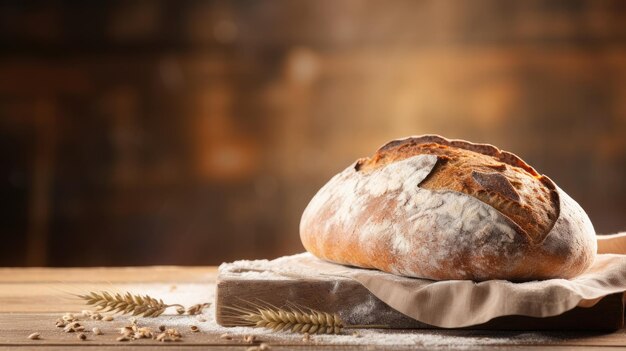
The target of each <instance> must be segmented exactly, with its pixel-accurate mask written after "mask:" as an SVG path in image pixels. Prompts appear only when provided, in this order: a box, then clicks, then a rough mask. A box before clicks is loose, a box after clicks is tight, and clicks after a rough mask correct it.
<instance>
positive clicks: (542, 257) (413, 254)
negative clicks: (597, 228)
mask: <svg viewBox="0 0 626 351" xmlns="http://www.w3.org/2000/svg"><path fill="white" fill-rule="evenodd" d="M438 138H440V137H432V136H426V137H421V138H413V139H412V140H411V144H410V145H411V148H409V149H399V148H401V147H402V146H403V145H409V144H407V143H406V141H398V142H393V143H389V144H388V145H389V146H386V147H383V148H381V150H385V151H386V152H387V153H380V151H379V153H377V156H375V157H374V158H373V159H361V160H359V161H357V162H356V163H355V164H353V165H351V166H350V167H348V168H346V169H345V170H344V171H343V172H341V173H339V174H338V175H336V176H335V177H333V178H332V179H331V180H330V181H329V182H328V183H327V184H326V185H325V186H324V187H323V188H322V189H320V191H319V192H318V193H317V194H316V195H315V196H314V198H313V199H312V200H311V202H310V203H309V205H308V206H307V208H306V209H305V211H304V213H303V216H302V221H301V223H300V235H301V238H302V242H303V244H304V246H305V248H306V249H307V250H308V251H310V252H311V253H313V254H315V255H316V256H318V257H320V258H323V259H327V260H329V261H333V262H337V263H343V264H347V265H353V266H359V267H365V268H376V269H380V270H382V271H386V272H391V273H395V274H398V275H405V276H412V277H420V278H428V279H437V280H440V279H473V280H486V279H509V280H529V279H543V278H548V277H556V276H558V277H564V278H566V277H570V276H574V275H576V274H579V273H580V272H582V271H584V270H585V269H586V267H588V266H589V265H590V264H591V262H592V261H593V257H594V255H595V247H594V246H593V244H592V243H591V241H593V240H592V239H593V235H594V233H593V227H592V226H591V222H590V221H589V219H588V217H587V216H586V214H585V213H584V211H582V209H580V207H579V206H578V205H577V204H576V203H575V202H574V201H573V200H571V198H569V196H567V195H566V194H565V193H563V192H562V190H560V189H558V188H557V187H556V186H554V184H553V183H552V182H551V181H550V180H549V179H548V178H546V177H544V176H541V175H539V174H537V173H536V172H535V171H534V169H532V168H531V167H530V166H527V165H526V164H525V163H523V161H521V160H520V159H519V158H517V157H516V156H515V155H512V154H510V153H506V152H500V151H499V150H497V149H495V148H493V147H492V146H485V145H478V146H475V145H474V144H470V143H467V142H461V141H448V140H446V139H442V138H440V139H438ZM415 140H418V141H419V140H423V141H424V142H429V143H432V142H433V140H434V141H437V140H444V141H441V143H442V144H441V147H440V146H438V145H439V144H437V145H435V146H433V145H430V144H429V145H428V146H426V147H422V146H421V144H419V142H417V141H415ZM416 145H417V146H416ZM456 148H463V149H460V150H459V151H457V150H456ZM389 150H392V151H393V152H403V153H402V154H401V155H400V154H395V153H389V152H391V151H389ZM398 150H400V151H398ZM401 150H404V151H401ZM423 150H427V152H422V151H423ZM432 150H443V151H432ZM474 150H478V151H481V150H483V151H484V152H486V153H487V155H486V156H485V155H483V154H480V155H474V153H476V152H477V151H474ZM485 150H486V151H485ZM416 152H417V154H416V155H412V153H416ZM451 157H456V158H458V159H457V160H456V161H449V160H450V158H451ZM446 158H447V159H446ZM442 159H443V160H444V161H443V162H449V163H448V164H447V165H446V166H444V167H448V168H443V169H442V166H441V164H442V163H441V162H442ZM450 167H453V168H450ZM454 167H456V168H454ZM459 171H462V172H470V174H465V173H459ZM455 172H456V173H455ZM433 174H435V175H436V176H437V177H439V178H436V179H434V178H433ZM445 177H458V179H447V178H445ZM433 179H434V180H433ZM459 179H460V180H459ZM470 182H473V183H470ZM433 184H435V185H433ZM485 188H487V189H489V188H491V189H495V190H494V191H492V192H490V193H487V194H486V195H485V194H484V193H481V191H483V190H481V189H485ZM557 214H558V217H557ZM533 221H540V222H541V223H539V224H536V223H534V222H533ZM590 238H591V239H590ZM594 243H595V241H594Z"/></svg>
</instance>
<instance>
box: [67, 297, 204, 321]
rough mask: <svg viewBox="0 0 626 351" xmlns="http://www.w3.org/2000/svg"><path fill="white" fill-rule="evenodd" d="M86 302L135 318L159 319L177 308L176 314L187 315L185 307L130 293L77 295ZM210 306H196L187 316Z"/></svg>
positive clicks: (101, 309)
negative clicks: (168, 310) (173, 308)
mask: <svg viewBox="0 0 626 351" xmlns="http://www.w3.org/2000/svg"><path fill="white" fill-rule="evenodd" d="M76 296H77V297H78V298H80V299H82V300H85V303H86V304H87V305H91V306H94V307H96V308H97V309H98V310H99V311H103V312H113V313H121V314H129V313H132V315H133V316H140V315H141V316H144V317H158V316H160V315H161V314H163V312H165V310H166V309H168V308H170V307H176V313H178V314H183V313H185V307H184V306H183V305H180V304H177V303H175V304H166V303H165V302H163V300H162V299H155V298H153V297H150V296H148V295H143V296H142V295H138V294H137V295H134V294H131V293H129V292H126V293H125V294H120V293H109V292H107V291H101V292H94V291H92V292H89V293H87V294H85V295H76ZM207 306H209V304H208V303H203V304H196V305H193V306H191V307H189V309H187V314H190V315H191V314H199V313H201V312H202V310H203V309H204V308H205V307H207Z"/></svg>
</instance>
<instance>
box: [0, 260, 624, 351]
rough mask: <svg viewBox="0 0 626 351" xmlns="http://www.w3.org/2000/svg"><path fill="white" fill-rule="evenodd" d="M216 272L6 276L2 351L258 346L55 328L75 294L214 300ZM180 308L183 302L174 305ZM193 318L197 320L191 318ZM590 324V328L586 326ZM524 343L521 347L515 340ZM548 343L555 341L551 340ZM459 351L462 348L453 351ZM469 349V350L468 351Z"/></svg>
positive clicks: (609, 341)
mask: <svg viewBox="0 0 626 351" xmlns="http://www.w3.org/2000/svg"><path fill="white" fill-rule="evenodd" d="M215 272H216V270H215V268H214V267H191V268H182V267H166V268H164V267H144V268H111V269H108V268H107V269H101V268H93V269H43V268H37V269H0V351H3V350H14V349H17V350H21V349H41V350H61V349H63V350H65V349H68V348H71V347H85V346H91V347H97V348H98V349H102V350H113V349H115V350H130V349H146V348H148V347H163V348H164V349H165V348H167V349H171V350H180V349H185V350H195V349H198V350H199V349H203V350H206V349H210V350H227V349H241V350H243V349H245V348H246V347H248V346H250V345H249V344H246V343H244V342H243V340H242V338H241V337H235V338H233V339H232V340H224V339H221V338H220V335H221V334H222V333H223V332H224V330H223V329H221V330H202V331H201V332H199V333H192V332H190V331H189V330H188V329H187V328H186V324H185V323H179V324H180V325H178V326H177V328H178V329H179V330H180V331H181V333H182V334H183V340H182V341H181V342H178V343H170V344H159V343H156V342H154V341H153V340H138V341H133V342H131V343H120V342H117V341H115V338H116V337H117V336H118V334H117V331H116V328H119V327H120V326H123V325H124V324H126V323H127V322H126V321H127V317H116V319H115V320H114V321H113V322H95V321H86V322H85V323H84V324H85V325H86V326H87V327H88V328H91V327H93V326H95V325H97V326H98V327H99V328H101V329H102V331H103V332H104V335H102V336H98V337H95V336H93V335H91V334H90V333H88V340H87V341H80V340H78V339H77V338H76V335H73V334H66V333H63V332H62V331H61V330H60V329H59V328H55V327H54V321H55V320H56V319H57V318H58V317H59V316H60V314H61V313H63V312H79V311H81V310H82V309H84V308H85V306H84V305H83V304H82V303H81V301H79V300H76V299H73V298H71V297H70V296H68V293H67V290H81V289H100V288H106V289H109V290H133V291H142V292H147V293H154V294H157V295H158V294H163V292H168V294H167V296H168V297H167V298H168V299H172V298H174V299H176V298H177V297H178V296H180V299H186V298H190V299H195V298H202V297H204V296H211V297H212V296H213V290H214V289H215V287H216V285H215V283H216V282H215V279H216V274H215ZM174 302H176V301H174ZM187 318H191V317H187ZM165 319H166V320H171V321H176V317H173V316H171V315H170V316H166V317H165ZM162 321H163V319H160V320H151V319H148V318H142V319H141V324H142V325H145V326H149V327H153V328H156V327H157V326H158V325H157V324H158V323H162ZM581 322H582V321H581ZM35 331H37V332H39V333H41V335H42V340H29V339H28V338H27V336H28V335H29V334H30V333H32V332H35ZM384 333H390V334H393V335H396V334H397V337H398V338H402V337H405V336H407V335H414V334H415V333H420V334H423V335H427V336H430V337H441V338H446V337H466V338H473V339H474V340H486V339H493V340H495V341H494V342H493V343H492V344H490V345H488V346H479V347H472V349H476V348H482V349H498V350H521V349H536V350H565V349H568V350H569V349H572V348H579V349H581V350H583V349H584V350H599V349H601V350H612V349H614V348H615V349H616V348H618V347H620V346H625V345H626V331H625V330H624V329H620V330H618V331H616V332H612V333H600V332H585V331H579V332H558V331H549V332H548V331H545V332H540V333H539V334H537V335H541V336H542V337H546V339H542V340H544V341H541V342H539V343H534V344H532V345H531V344H524V343H520V342H519V336H520V335H523V334H524V333H522V334H520V332H512V331H479V330H419V331H417V330H412V331H407V330H403V331H402V330H395V331H384ZM260 337H261V339H262V340H263V341H266V342H268V343H269V344H270V345H271V347H272V350H283V349H285V350H286V349H293V348H294V347H296V346H297V348H298V350H309V349H320V348H322V349H329V350H361V349H372V347H368V345H350V344H346V345H331V344H327V343H317V344H307V343H305V342H301V341H298V340H295V341H294V339H293V338H292V339H287V338H285V336H284V335H281V334H267V335H261V336H260ZM515 340H518V341H515ZM545 340H547V341H545ZM439 347H445V348H447V349H454V348H455V347H453V346H452V347H446V346H445V345H443V346H442V345H439ZM375 348H376V349H394V350H402V349H409V348H410V349H432V348H433V347H432V346H430V347H429V346H424V345H421V346H420V345H415V346H411V347H408V346H401V347H398V346H396V345H383V346H380V345H378V346H376V347H375ZM466 348H467V347H466Z"/></svg>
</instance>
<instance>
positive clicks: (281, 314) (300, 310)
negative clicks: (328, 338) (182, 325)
mask: <svg viewBox="0 0 626 351" xmlns="http://www.w3.org/2000/svg"><path fill="white" fill-rule="evenodd" d="M247 304H248V305H249V307H245V306H224V307H223V308H224V309H225V310H226V311H229V312H230V313H231V314H230V315H226V316H225V317H226V319H227V320H228V321H229V322H232V323H233V324H235V325H239V326H251V327H257V328H265V329H271V330H273V331H276V332H278V331H290V332H296V333H303V334H304V333H309V334H339V333H341V330H342V329H343V328H344V327H345V326H344V322H343V321H342V320H341V318H340V317H339V315H338V314H336V313H334V314H331V313H327V312H321V311H317V310H313V309H310V308H305V307H299V306H296V305H291V306H288V307H286V308H278V307H275V306H272V305H270V304H267V303H260V304H254V303H250V302H248V303H247Z"/></svg>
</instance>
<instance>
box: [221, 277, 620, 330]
mask: <svg viewBox="0 0 626 351" xmlns="http://www.w3.org/2000/svg"><path fill="white" fill-rule="evenodd" d="M254 276H255V275H254V274H250V272H245V271H240V272H232V271H231V272H228V273H220V274H219V275H218V278H217V288H216V289H217V292H216V301H215V304H216V319H217V322H218V323H219V324H220V325H223V326H233V325H232V324H229V321H228V320H227V318H226V316H227V315H228V311H227V310H226V309H224V307H225V306H241V305H242V304H245V303H246V302H248V301H263V302H266V303H270V304H272V305H275V306H283V305H284V304H285V303H286V302H287V301H289V302H291V303H296V304H299V305H302V306H306V307H309V308H312V309H316V310H320V311H324V312H329V313H337V314H339V316H340V317H341V318H342V319H343V320H344V321H345V322H346V323H348V324H358V325H367V324H376V325H386V326H389V327H390V328H394V329H437V327H434V326H431V325H427V324H424V323H420V322H418V321H416V320H414V319H412V318H410V317H407V316H405V315H403V314H402V313H400V312H398V311H396V310H394V309H392V308H391V307H389V306H387V305H386V304H385V303H384V302H382V301H381V300H379V299H378V298H377V297H376V296H374V295H373V294H372V293H370V292H369V290H367V289H366V288H365V287H363V286H362V285H361V284H359V283H358V282H356V281H353V280H351V279H336V278H333V279H326V278H310V279H309V278H307V279H301V278H288V277H276V276H272V275H262V274H261V275H257V277H256V278H255V277H254ZM623 297H624V295H623V294H614V295H609V296H607V297H605V298H604V299H602V300H601V301H600V302H598V303H597V304H596V305H594V306H593V307H590V308H581V307H577V308H575V309H573V310H570V311H568V312H565V313H563V314H561V315H558V316H554V317H547V318H536V317H527V316H506V317H499V318H495V319H493V320H491V321H489V322H487V323H484V324H480V325H476V326H472V327H469V328H464V329H479V330H617V329H620V328H621V327H623V325H624V298H623Z"/></svg>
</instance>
